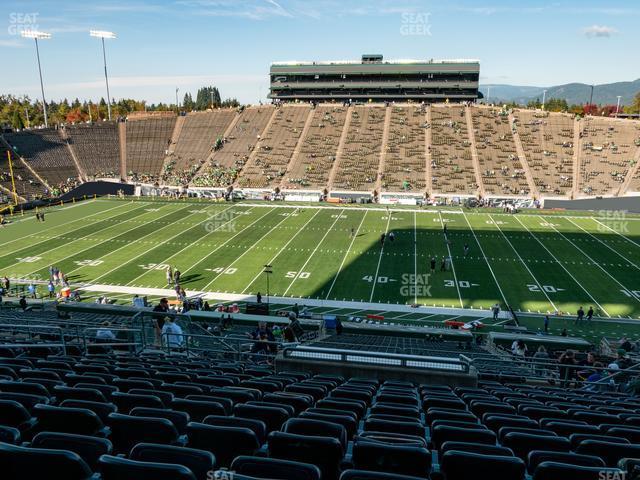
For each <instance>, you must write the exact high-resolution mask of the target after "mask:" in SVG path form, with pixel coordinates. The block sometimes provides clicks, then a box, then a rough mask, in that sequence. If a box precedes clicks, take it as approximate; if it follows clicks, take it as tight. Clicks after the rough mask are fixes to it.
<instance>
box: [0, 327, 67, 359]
mask: <svg viewBox="0 0 640 480" xmlns="http://www.w3.org/2000/svg"><path fill="white" fill-rule="evenodd" d="M43 331H44V332H43ZM5 333H7V334H9V335H11V336H12V338H11V339H12V340H14V341H12V342H11V343H2V348H35V347H48V348H60V349H61V350H62V353H63V355H66V354H67V344H66V341H65V338H64V331H63V330H62V328H60V327H54V326H48V325H37V326H34V325H6V326H5V327H4V329H3V332H2V334H5ZM20 334H22V335H26V336H27V337H28V339H29V342H28V343H24V342H16V341H15V340H16V339H17V338H16V336H17V335H20ZM42 335H47V336H51V335H53V336H56V337H59V338H60V342H55V341H53V342H50V341H43V342H39V341H36V340H37V339H38V337H39V338H41V337H42Z"/></svg>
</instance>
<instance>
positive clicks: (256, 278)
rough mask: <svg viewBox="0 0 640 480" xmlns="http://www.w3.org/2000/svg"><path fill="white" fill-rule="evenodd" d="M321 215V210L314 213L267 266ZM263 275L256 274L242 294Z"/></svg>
mask: <svg viewBox="0 0 640 480" xmlns="http://www.w3.org/2000/svg"><path fill="white" fill-rule="evenodd" d="M319 213H320V210H318V211H317V212H316V213H314V214H313V215H312V217H311V218H310V219H309V220H307V221H306V222H305V224H304V225H303V226H302V227H301V228H299V229H298V231H297V232H296V233H295V234H294V235H293V236H292V237H291V238H290V239H289V241H288V242H287V243H285V244H284V246H283V247H282V248H281V249H280V250H278V253H276V254H275V255H274V256H273V258H272V259H271V260H269V261H268V262H267V265H271V264H272V263H273V262H274V261H275V260H276V258H278V257H279V256H280V254H281V253H282V252H284V250H285V249H286V248H287V247H288V246H289V244H290V243H291V242H293V240H294V239H295V238H296V237H297V236H298V235H299V234H300V232H302V231H303V230H304V229H305V228H306V227H307V225H309V223H310V222H311V220H313V219H314V218H316V215H318V214H319ZM262 273H263V272H262V270H260V271H259V272H258V273H257V274H256V276H255V277H253V280H251V281H250V282H249V284H248V285H247V286H246V287H244V289H243V290H242V292H241V293H245V292H246V291H247V289H248V288H250V287H251V285H253V284H254V283H255V281H256V280H258V278H260V275H262Z"/></svg>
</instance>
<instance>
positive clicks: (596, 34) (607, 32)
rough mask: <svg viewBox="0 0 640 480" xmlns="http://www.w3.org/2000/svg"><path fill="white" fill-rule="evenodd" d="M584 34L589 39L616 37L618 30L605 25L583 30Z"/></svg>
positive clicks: (592, 26)
mask: <svg viewBox="0 0 640 480" xmlns="http://www.w3.org/2000/svg"><path fill="white" fill-rule="evenodd" d="M582 33H584V34H585V35H586V36H587V37H588V38H603V37H610V36H611V35H615V34H616V33H618V30H616V29H615V28H613V27H607V26H605V25H591V26H590V27H586V28H583V29H582Z"/></svg>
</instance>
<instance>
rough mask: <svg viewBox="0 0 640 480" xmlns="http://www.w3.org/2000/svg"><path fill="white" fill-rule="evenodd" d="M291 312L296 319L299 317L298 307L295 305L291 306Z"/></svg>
mask: <svg viewBox="0 0 640 480" xmlns="http://www.w3.org/2000/svg"><path fill="white" fill-rule="evenodd" d="M291 311H292V312H293V313H295V315H296V318H298V316H299V315H300V307H298V304H297V303H295V304H294V305H293V308H292V309H291Z"/></svg>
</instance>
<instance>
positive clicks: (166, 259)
mask: <svg viewBox="0 0 640 480" xmlns="http://www.w3.org/2000/svg"><path fill="white" fill-rule="evenodd" d="M243 210H244V209H243ZM251 210H253V207H251V208H249V210H247V211H251ZM271 212H273V209H272V208H271V209H269V210H268V211H267V213H265V214H264V215H262V216H261V217H258V218H257V219H256V220H254V221H253V222H251V223H250V224H249V225H247V226H246V227H244V228H243V229H242V230H240V231H239V232H238V233H236V234H235V235H233V236H232V237H230V238H228V239H227V240H226V241H224V242H223V243H221V244H220V245H218V246H217V247H216V248H215V249H213V250H212V251H211V252H209V253H208V254H207V255H206V256H204V257H202V258H201V259H200V260H198V261H197V262H196V263H194V264H193V265H191V266H190V267H189V268H187V269H186V270H184V271H183V272H182V275H184V274H185V273H187V272H188V271H189V270H191V269H192V268H193V267H195V266H196V265H198V264H200V263H202V261H203V260H204V259H206V258H209V257H210V256H211V255H212V254H213V253H215V252H217V251H218V250H220V249H221V248H222V247H224V246H225V245H226V244H227V243H229V242H230V241H231V240H233V239H234V238H236V237H237V236H238V235H240V234H241V233H243V232H244V231H245V230H246V229H248V228H249V227H252V226H253V225H254V224H255V223H257V222H259V221H260V220H262V219H263V218H264V217H266V216H267V215H268V214H269V213H271ZM285 218H286V217H285ZM233 220H235V218H233V217H232V218H231V219H230V220H227V221H226V222H224V223H223V224H222V225H220V226H218V227H216V228H214V229H213V230H212V231H211V232H208V233H207V234H206V235H203V236H202V237H201V239H202V238H206V237H208V236H209V235H211V234H212V233H214V232H216V231H217V230H218V229H220V228H222V227H224V226H225V225H226V224H227V223H230V222H232V221H233ZM196 226H197V225H196ZM189 230H190V229H189ZM182 233H184V232H182ZM198 240H200V239H198ZM189 248H193V245H192V244H191V243H188V244H187V246H186V247H184V248H183V249H181V250H179V251H177V252H175V253H174V254H172V255H171V256H169V257H167V258H165V259H164V260H163V261H162V262H161V263H167V262H168V261H169V260H170V259H172V258H173V257H175V256H176V255H178V254H180V253H182V252H184V251H185V250H187V249H189ZM146 273H149V272H144V273H143V274H142V275H139V276H138V277H136V278H134V279H133V280H131V282H135V281H136V280H137V279H138V278H140V277H142V276H143V275H145V274H146ZM131 282H129V283H128V284H127V285H129V284H130V283H131ZM203 290H204V289H203Z"/></svg>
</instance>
